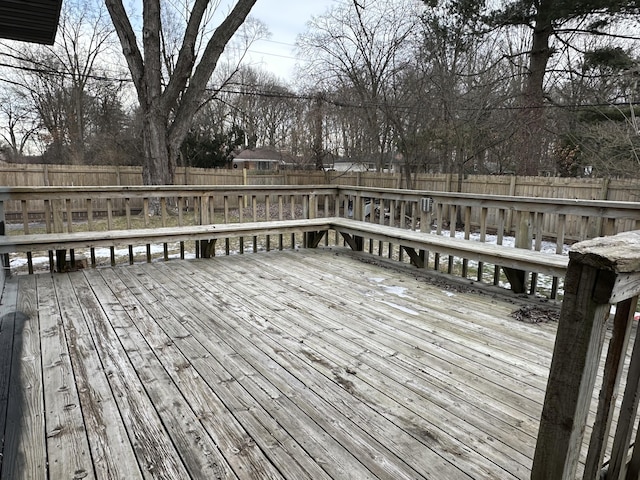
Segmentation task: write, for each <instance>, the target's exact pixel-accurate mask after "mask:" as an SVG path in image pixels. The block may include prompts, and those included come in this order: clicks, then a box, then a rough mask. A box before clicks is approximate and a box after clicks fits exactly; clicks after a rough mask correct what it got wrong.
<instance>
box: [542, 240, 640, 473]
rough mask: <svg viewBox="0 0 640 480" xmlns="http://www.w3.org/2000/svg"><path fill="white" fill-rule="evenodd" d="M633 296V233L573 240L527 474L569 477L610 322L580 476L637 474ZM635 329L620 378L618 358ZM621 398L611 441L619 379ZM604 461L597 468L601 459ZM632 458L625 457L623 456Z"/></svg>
mask: <svg viewBox="0 0 640 480" xmlns="http://www.w3.org/2000/svg"><path fill="white" fill-rule="evenodd" d="M638 294H640V231H635V232H627V233H622V234H619V235H616V236H611V237H603V238H597V239H593V240H589V241H585V242H581V243H579V244H576V245H575V246H574V247H573V249H572V251H571V252H570V260H569V267H568V270H567V275H566V281H565V293H564V300H563V304H562V311H561V314H560V321H559V324H558V331H557V335H556V343H555V349H554V354H553V360H552V363H551V370H550V374H549V381H548V384H547V389H546V395H545V402H544V408H543V412H542V418H541V422H540V430H539V434H538V441H537V446H536V451H535V456H534V461H533V470H532V475H531V478H532V479H533V480H560V479H567V480H568V479H574V478H576V471H577V467H578V462H579V459H580V455H581V446H582V443H583V437H584V434H585V427H586V424H587V418H588V413H589V408H590V405H591V401H592V398H593V393H594V388H595V387H596V378H597V375H598V371H599V368H598V367H599V365H600V359H601V354H602V352H603V349H604V344H605V339H606V338H609V337H608V335H607V327H608V325H609V323H610V322H609V317H610V309H611V305H616V313H615V316H614V319H613V331H612V334H611V336H610V341H609V347H608V350H607V356H606V360H605V365H604V374H603V379H602V384H601V388H600V395H599V403H598V410H597V414H596V417H595V421H594V422H593V425H592V430H591V437H590V443H589V449H588V452H587V457H586V464H585V469H584V476H583V478H584V479H585V480H586V479H589V480H595V479H600V478H606V479H608V480H623V479H627V480H630V479H638V478H640V434H638V436H636V438H635V442H632V436H633V430H634V425H635V424H636V420H637V413H638V400H639V398H640V335H638V332H637V330H638V329H637V326H636V328H632V327H633V323H634V321H633V320H634V313H635V308H636V304H637V301H638ZM634 334H635V340H634V344H633V350H632V353H631V357H630V363H629V365H628V373H627V375H626V381H623V380H625V379H624V378H623V377H624V375H623V374H624V371H625V360H626V359H627V358H628V356H627V350H628V346H629V343H630V339H631V337H632V336H633V335H634ZM620 384H622V385H624V397H623V399H622V403H621V406H620V409H619V413H618V418H617V428H616V431H615V436H614V437H613V441H612V442H611V441H610V430H611V425H612V423H613V419H614V412H615V411H617V410H616V409H615V403H616V398H617V390H618V388H619V385H620ZM608 451H610V452H611V453H610V456H609V457H610V459H609V460H608V462H607V464H606V467H605V468H604V469H603V468H602V465H603V461H604V459H605V458H606V456H607V452H608ZM630 454H631V459H630V460H629V455H630Z"/></svg>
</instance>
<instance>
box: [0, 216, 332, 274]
mask: <svg viewBox="0 0 640 480" xmlns="http://www.w3.org/2000/svg"><path fill="white" fill-rule="evenodd" d="M329 229H330V222H329V219H328V218H317V219H296V220H280V221H268V222H243V223H225V224H215V225H190V226H182V227H160V228H146V229H132V230H110V231H89V232H71V233H42V234H28V235H8V236H0V254H2V255H4V254H9V253H19V252H26V253H27V256H28V261H29V273H33V266H32V265H31V253H32V252H37V251H48V252H49V258H50V264H51V269H52V270H53V269H54V263H56V264H57V269H58V271H63V270H64V269H65V267H66V263H67V262H66V251H67V250H69V251H70V252H71V263H72V266H73V264H75V260H74V254H73V251H74V249H79V248H90V249H91V252H92V264H93V263H95V259H94V257H93V249H94V248H99V247H109V248H111V249H112V252H111V255H112V264H113V263H114V262H115V260H114V257H113V255H114V254H113V249H114V248H115V247H122V246H129V249H130V253H129V257H130V262H132V261H133V260H132V259H133V253H132V250H131V246H132V245H145V244H146V245H147V261H150V258H151V253H150V250H149V247H148V246H149V245H150V244H154V243H163V244H165V246H166V244H167V243H172V242H184V241H187V240H195V241H199V242H200V244H199V247H200V251H201V252H202V256H207V257H208V256H209V252H206V253H205V249H207V250H211V249H212V247H213V246H214V245H215V241H216V240H218V239H222V238H231V237H242V236H256V235H282V234H296V233H302V234H305V235H306V237H305V245H306V246H309V247H316V246H317V245H318V243H319V242H320V240H321V239H322V238H323V236H324V235H325V233H326V232H327V231H328V230H329ZM181 248H182V247H181ZM54 251H55V252H56V260H55V262H54V260H53V252H54ZM181 256H182V250H181ZM165 258H166V247H165ZM5 268H8V267H7V262H6V261H5Z"/></svg>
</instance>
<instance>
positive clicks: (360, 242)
mask: <svg viewBox="0 0 640 480" xmlns="http://www.w3.org/2000/svg"><path fill="white" fill-rule="evenodd" d="M340 235H342V238H344V240H345V242H347V244H348V245H349V246H350V247H351V250H353V251H355V252H362V251H363V250H364V238H363V237H359V236H356V235H353V236H352V235H349V234H348V233H345V232H340Z"/></svg>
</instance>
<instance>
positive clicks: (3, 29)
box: [0, 0, 62, 45]
mask: <svg viewBox="0 0 640 480" xmlns="http://www.w3.org/2000/svg"><path fill="white" fill-rule="evenodd" d="M61 7H62V0H2V1H1V2H0V38H7V39H10V40H20V41H23V42H31V43H44V44H47V45H51V44H53V42H54V40H55V38H56V31H57V30H58V20H59V19H60V8H61Z"/></svg>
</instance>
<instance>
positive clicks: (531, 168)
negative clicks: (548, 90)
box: [516, 0, 553, 175]
mask: <svg viewBox="0 0 640 480" xmlns="http://www.w3.org/2000/svg"><path fill="white" fill-rule="evenodd" d="M551 8H552V1H551V0H545V1H542V2H541V3H540V5H539V7H538V13H537V15H536V23H535V27H534V29H533V42H532V46H531V53H530V55H529V75H528V77H527V82H526V84H525V88H524V92H523V99H522V112H521V115H520V116H521V119H520V121H521V125H520V133H519V141H518V142H517V143H516V145H517V147H518V148H517V150H516V154H518V153H519V154H520V155H522V156H521V158H520V161H519V162H518V164H517V172H518V173H519V174H520V175H537V174H538V170H539V167H540V164H541V159H542V157H543V156H544V151H543V150H544V149H543V145H544V132H545V115H544V76H545V73H546V71H547V64H548V62H549V59H550V58H551V50H550V48H549V38H550V37H551V34H552V33H553V25H552V23H551V16H550V14H549V10H550V9H551Z"/></svg>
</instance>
